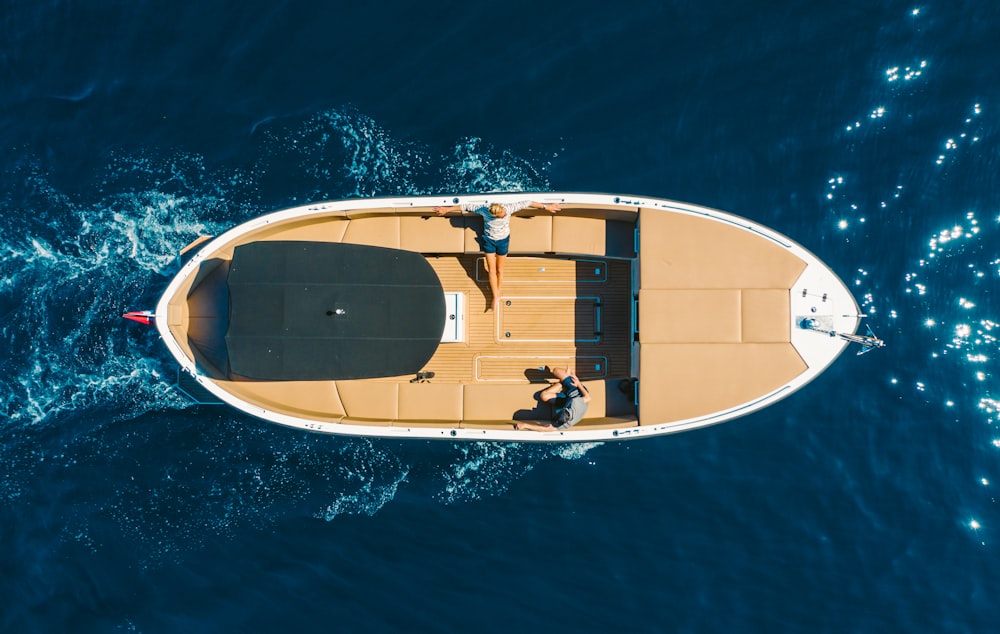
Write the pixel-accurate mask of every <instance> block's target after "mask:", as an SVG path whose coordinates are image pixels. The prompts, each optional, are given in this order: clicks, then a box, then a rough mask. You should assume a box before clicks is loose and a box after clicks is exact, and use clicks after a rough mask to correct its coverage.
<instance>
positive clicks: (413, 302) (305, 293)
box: [226, 241, 445, 381]
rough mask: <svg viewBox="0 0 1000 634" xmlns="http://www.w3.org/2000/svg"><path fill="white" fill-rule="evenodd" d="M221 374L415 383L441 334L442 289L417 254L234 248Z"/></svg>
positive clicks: (344, 248) (350, 248)
mask: <svg viewBox="0 0 1000 634" xmlns="http://www.w3.org/2000/svg"><path fill="white" fill-rule="evenodd" d="M229 297H230V300H229V301H230V305H229V329H228V331H227V332H226V346H227V348H228V352H229V368H230V373H231V374H232V375H233V376H234V378H235V377H245V378H249V379H261V380H274V381H292V380H299V381H303V380H306V381H308V380H326V379H334V380H337V379H362V378H373V377H379V376H399V375H405V374H414V373H416V372H418V371H420V369H421V368H423V367H424V365H426V363H427V361H428V360H430V358H431V356H433V354H434V351H435V350H436V349H437V347H438V344H439V343H440V341H441V335H442V332H443V330H444V319H445V304H444V290H443V289H442V288H441V282H440V280H438V277H437V274H435V273H434V269H432V268H431V266H430V264H429V263H428V262H427V260H425V259H424V257H423V256H422V255H420V254H419V253H414V252H411V251H400V250H397V249H385V248H381V247H371V246H362V245H356V244H343V243H329V242H281V241H276V242H255V243H252V244H246V245H243V246H239V247H236V250H235V253H234V254H233V260H232V265H231V266H230V269H229Z"/></svg>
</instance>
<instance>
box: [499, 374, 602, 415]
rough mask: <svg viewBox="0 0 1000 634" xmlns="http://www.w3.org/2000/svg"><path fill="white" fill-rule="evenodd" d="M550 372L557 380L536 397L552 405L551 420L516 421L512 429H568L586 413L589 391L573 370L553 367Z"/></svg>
mask: <svg viewBox="0 0 1000 634" xmlns="http://www.w3.org/2000/svg"><path fill="white" fill-rule="evenodd" d="M550 372H551V373H552V376H554V377H556V378H557V379H558V380H559V382H558V383H553V384H552V385H550V386H549V387H547V388H545V389H544V390H542V392H541V393H540V394H539V395H538V399H539V400H540V401H542V402H543V403H548V404H550V405H551V406H552V422H551V423H549V424H538V423H522V422H517V423H514V429H526V430H530V431H555V430H557V429H569V428H570V427H572V426H573V425H575V424H577V423H578V422H579V421H580V419H582V418H583V415H584V414H586V413H587V403H589V402H590V393H589V392H588V391H587V388H585V387H584V386H583V383H581V382H580V379H578V378H577V376H576V375H575V374H573V370H572V369H571V368H553V369H551V370H550Z"/></svg>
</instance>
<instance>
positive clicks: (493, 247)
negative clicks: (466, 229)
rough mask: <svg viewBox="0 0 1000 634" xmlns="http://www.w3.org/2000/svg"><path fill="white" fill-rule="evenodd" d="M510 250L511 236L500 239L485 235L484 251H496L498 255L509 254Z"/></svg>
mask: <svg viewBox="0 0 1000 634" xmlns="http://www.w3.org/2000/svg"><path fill="white" fill-rule="evenodd" d="M508 250H510V236H507V237H506V238H502V239H500V240H492V239H490V238H487V237H486V236H485V235H484V236H483V253H496V254H497V255H507V251H508Z"/></svg>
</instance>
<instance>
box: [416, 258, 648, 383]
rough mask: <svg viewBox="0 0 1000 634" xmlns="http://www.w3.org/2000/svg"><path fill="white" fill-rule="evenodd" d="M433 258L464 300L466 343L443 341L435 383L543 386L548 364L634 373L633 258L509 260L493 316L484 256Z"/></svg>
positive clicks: (589, 372)
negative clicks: (632, 360) (631, 352)
mask: <svg viewBox="0 0 1000 634" xmlns="http://www.w3.org/2000/svg"><path fill="white" fill-rule="evenodd" d="M427 259H428V261H429V262H430V263H431V266H432V267H433V268H434V270H435V271H436V272H437V274H438V277H439V278H440V280H441V284H442V286H443V287H444V290H445V292H457V293H462V294H463V295H464V296H465V316H466V333H465V341H463V342H455V343H442V344H441V346H440V347H439V348H438V351H437V352H436V353H435V354H434V356H433V357H432V358H431V360H430V361H429V362H428V363H427V365H426V366H425V368H424V369H425V370H426V371H431V372H434V373H435V377H434V380H435V381H436V382H512V383H518V382H521V383H523V382H540V381H543V380H545V379H546V378H549V375H548V374H547V373H546V372H545V371H544V368H545V366H550V367H555V366H563V367H565V366H569V367H572V368H573V369H574V370H576V372H577V374H578V375H579V376H580V377H581V378H582V379H585V380H586V379H614V378H627V377H628V376H629V370H630V358H629V355H630V351H631V348H632V340H631V334H632V328H631V263H630V262H629V261H622V260H612V259H603V258H579V259H565V258H555V257H544V256H516V255H515V256H510V257H508V258H507V261H506V266H505V268H504V282H503V288H502V294H501V301H500V309H499V311H497V312H494V311H492V310H489V304H490V302H489V297H490V289H489V284H488V282H487V279H488V278H487V273H486V270H485V268H484V258H483V256H482V255H481V254H465V255H458V256H455V255H445V256H428V258H427Z"/></svg>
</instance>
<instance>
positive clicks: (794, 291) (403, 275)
mask: <svg viewBox="0 0 1000 634" xmlns="http://www.w3.org/2000/svg"><path fill="white" fill-rule="evenodd" d="M522 200H532V201H540V202H541V203H544V204H547V205H551V204H552V203H558V212H557V213H552V212H550V211H547V210H544V209H536V208H529V209H525V210H523V211H521V212H518V213H517V214H514V215H513V217H512V219H511V224H510V229H511V238H510V253H509V255H508V256H507V258H506V260H505V262H504V268H503V280H502V293H501V296H500V297H499V299H500V302H499V306H498V307H497V308H496V309H495V310H494V309H493V308H492V302H491V299H492V298H491V292H490V286H489V272H488V271H487V268H486V264H487V263H486V260H485V258H484V255H483V253H482V252H481V245H480V242H479V240H480V235H481V233H482V230H483V222H482V218H481V217H480V216H478V215H476V214H468V213H462V212H456V211H452V212H449V213H448V214H446V215H443V216H442V215H439V214H438V213H436V212H435V208H441V207H452V206H456V205H466V204H483V205H486V204H488V203H494V202H499V203H514V202H517V201H522ZM145 315H146V318H147V320H148V321H151V322H153V323H155V326H156V328H157V329H158V331H159V334H160V336H161V337H162V340H163V342H164V344H165V345H166V347H167V349H168V350H169V351H170V353H171V355H173V357H174V358H175V359H176V360H177V362H178V363H179V364H180V369H179V381H178V386H179V387H180V388H181V389H182V390H183V391H184V392H185V393H187V394H189V395H192V396H193V397H194V398H196V399H197V400H199V401H200V402H205V403H207V402H219V403H224V404H227V405H230V406H232V407H234V408H236V409H238V410H240V411H242V412H245V413H247V414H250V415H251V416H254V417H257V418H259V419H263V420H265V421H269V422H272V423H277V424H280V425H286V426H290V427H295V428H300V429H304V430H309V431H314V432H324V433H330V434H343V435H350V436H380V437H394V438H400V437H406V438H438V439H448V440H480V441H484V440H485V441H518V442H528V441H531V442H594V441H605V440H621V439H633V438H645V437H651V436H656V435H661V434H670V433H675V432H681V431H687V430H693V429H698V428H701V427H705V426H708V425H715V424H717V423H721V422H724V421H730V420H733V419H736V418H738V417H743V416H746V415H747V414H750V413H752V412H756V411H758V410H761V409H763V408H765V407H768V406H770V405H773V404H774V403H776V402H778V401H779V400H781V399H784V398H786V397H788V396H790V395H791V394H793V393H794V392H796V391H798V390H799V389H801V388H803V387H804V386H806V384H808V383H809V382H810V381H812V380H813V379H815V378H816V377H817V376H819V374H820V373H821V372H823V370H824V369H826V368H827V367H829V366H830V364H831V363H832V362H833V361H834V360H835V359H836V358H837V357H838V356H839V355H840V354H841V353H842V352H843V351H844V350H845V348H847V347H848V346H849V345H850V344H851V343H852V342H857V343H859V344H861V346H862V351H865V350H868V349H870V348H872V347H875V346H877V345H881V343H882V342H881V341H880V340H878V339H876V338H875V337H874V336H873V335H872V333H870V331H869V335H871V336H869V335H859V334H858V330H859V327H860V325H861V323H862V318H863V314H862V313H861V311H860V309H859V307H858V304H857V302H856V301H855V299H854V297H853V296H852V294H851V292H850V291H849V289H848V288H847V286H846V285H845V284H844V283H843V282H842V281H841V280H840V279H839V278H838V277H837V275H836V274H835V273H834V272H833V271H832V270H831V269H830V268H829V267H828V266H826V265H825V264H824V263H823V262H821V261H820V260H819V259H818V258H817V257H816V256H814V255H813V254H812V253H810V252H809V251H807V250H806V249H804V248H803V247H801V246H800V245H798V244H796V243H795V242H793V241H792V240H790V239H788V238H787V237H785V236H783V235H781V234H780V233H778V232H776V231H774V230H772V229H770V228H768V227H765V226H762V225H760V224H757V223H755V222H752V221H750V220H748V219H746V218H743V217H739V216H736V215H732V214H729V213H724V212H721V211H717V210H714V209H709V208H706V207H700V206H697V205H692V204H686V203H681V202H674V201H670V200H663V199H657V198H645V197H639V196H626V195H613V194H592V193H539V192H535V193H496V194H465V195H455V196H419V197H392V198H362V199H351V200H341V201H330V202H319V203H315V204H308V205H303V206H299V207H295V208H291V209H285V210H282V211H277V212H274V213H270V214H267V215H264V216H260V217H257V218H254V219H252V220H249V221H247V222H244V223H242V224H240V225H238V226H236V227H234V228H232V229H230V230H228V231H226V232H225V233H223V234H222V235H219V236H217V237H203V238H201V239H200V240H198V241H196V243H195V244H193V245H191V247H190V248H189V249H188V250H187V252H186V253H185V259H184V260H183V265H182V266H181V268H180V270H179V272H178V273H177V274H176V276H175V277H173V279H172V281H170V283H169V285H168V286H167V288H166V290H165V291H164V292H163V294H162V296H161V297H160V299H159V301H158V303H157V305H156V309H155V311H149V312H148V313H145ZM556 367H564V368H571V369H572V370H573V371H574V373H575V375H576V376H577V377H579V380H580V381H581V382H582V383H583V384H584V385H585V386H586V388H587V390H588V392H589V395H590V397H591V401H590V403H589V405H588V408H587V413H586V415H585V416H584V418H583V419H582V420H580V421H579V422H578V423H577V424H575V425H574V426H572V427H570V428H569V429H564V430H558V429H553V430H551V431H541V432H537V431H523V430H517V429H515V427H516V425H515V423H516V422H517V421H547V420H549V417H550V411H549V410H550V406H549V405H548V404H546V403H542V402H540V401H539V400H538V394H539V392H540V391H541V390H542V389H544V388H546V387H547V386H549V385H550V384H551V382H553V381H554V380H555V379H553V377H552V373H551V369H552V368H556Z"/></svg>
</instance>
